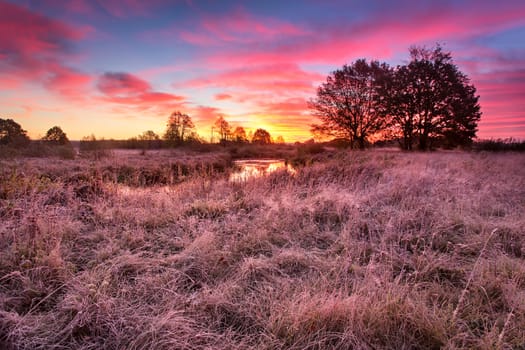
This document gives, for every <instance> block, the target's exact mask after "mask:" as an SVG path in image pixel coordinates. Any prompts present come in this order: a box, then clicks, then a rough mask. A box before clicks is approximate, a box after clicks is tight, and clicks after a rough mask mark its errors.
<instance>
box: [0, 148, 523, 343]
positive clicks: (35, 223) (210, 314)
mask: <svg viewBox="0 0 525 350" xmlns="http://www.w3.org/2000/svg"><path fill="white" fill-rule="evenodd" d="M195 157H196V158H195ZM195 157H187V158H186V159H182V157H178V158H169V157H167V158H159V159H155V157H154V154H150V155H149V156H148V157H143V158H140V157H139V156H135V157H134V158H133V159H132V160H129V159H128V160H126V161H122V160H118V159H117V158H115V157H112V156H109V157H106V158H104V159H102V160H97V161H95V160H86V159H76V160H59V159H31V158H25V159H14V160H0V348H2V349H440V348H447V349H520V348H521V349H523V348H525V332H524V330H525V232H524V228H525V215H524V213H525V155H524V154H512V153H502V154H486V153H455V152H450V153H445V152H443V153H440V152H435V153H401V152H382V151H365V152H349V151H338V152H337V153H335V154H333V155H332V156H331V157H327V159H326V160H325V161H322V162H317V163H314V164H312V165H309V166H305V167H303V168H300V169H298V171H297V173H296V174H294V175H290V174H288V173H286V172H284V171H283V172H275V173H272V174H270V175H268V176H266V177H262V178H256V179H251V180H248V181H245V182H235V183H232V182H229V181H228V177H227V176H226V175H225V174H226V173H227V172H228V171H229V170H228V168H229V167H230V166H231V160H230V159H229V158H228V157H227V156H224V155H222V156H221V155H214V156H211V155H210V156H206V155H203V156H200V158H199V157H198V156H195Z"/></svg>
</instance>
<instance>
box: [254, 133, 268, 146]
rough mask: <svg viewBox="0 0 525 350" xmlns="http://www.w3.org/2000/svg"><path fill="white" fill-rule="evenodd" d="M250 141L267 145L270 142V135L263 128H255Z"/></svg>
mask: <svg viewBox="0 0 525 350" xmlns="http://www.w3.org/2000/svg"><path fill="white" fill-rule="evenodd" d="M252 143H257V144H262V145H267V144H270V143H272V137H271V135H270V133H269V132H268V131H266V130H264V129H257V130H255V133H254V134H253V138H252Z"/></svg>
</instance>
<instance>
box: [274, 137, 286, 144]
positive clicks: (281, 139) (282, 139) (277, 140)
mask: <svg viewBox="0 0 525 350" xmlns="http://www.w3.org/2000/svg"><path fill="white" fill-rule="evenodd" d="M275 143H280V144H283V143H285V142H284V137H282V136H281V135H279V136H277V138H276V139H275Z"/></svg>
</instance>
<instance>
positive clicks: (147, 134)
mask: <svg viewBox="0 0 525 350" xmlns="http://www.w3.org/2000/svg"><path fill="white" fill-rule="evenodd" d="M138 141H139V142H140V143H141V144H142V146H143V148H147V149H150V148H159V147H160V144H161V141H160V137H159V135H157V134H156V133H155V132H154V131H153V130H147V131H144V132H143V133H142V134H140V135H139V136H138Z"/></svg>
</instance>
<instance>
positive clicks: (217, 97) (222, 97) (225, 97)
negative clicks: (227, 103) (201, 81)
mask: <svg viewBox="0 0 525 350" xmlns="http://www.w3.org/2000/svg"><path fill="white" fill-rule="evenodd" d="M213 98H214V99H215V100H216V101H224V100H229V99H231V98H232V95H230V94H225V93H222V94H216V95H215V96H213Z"/></svg>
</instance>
